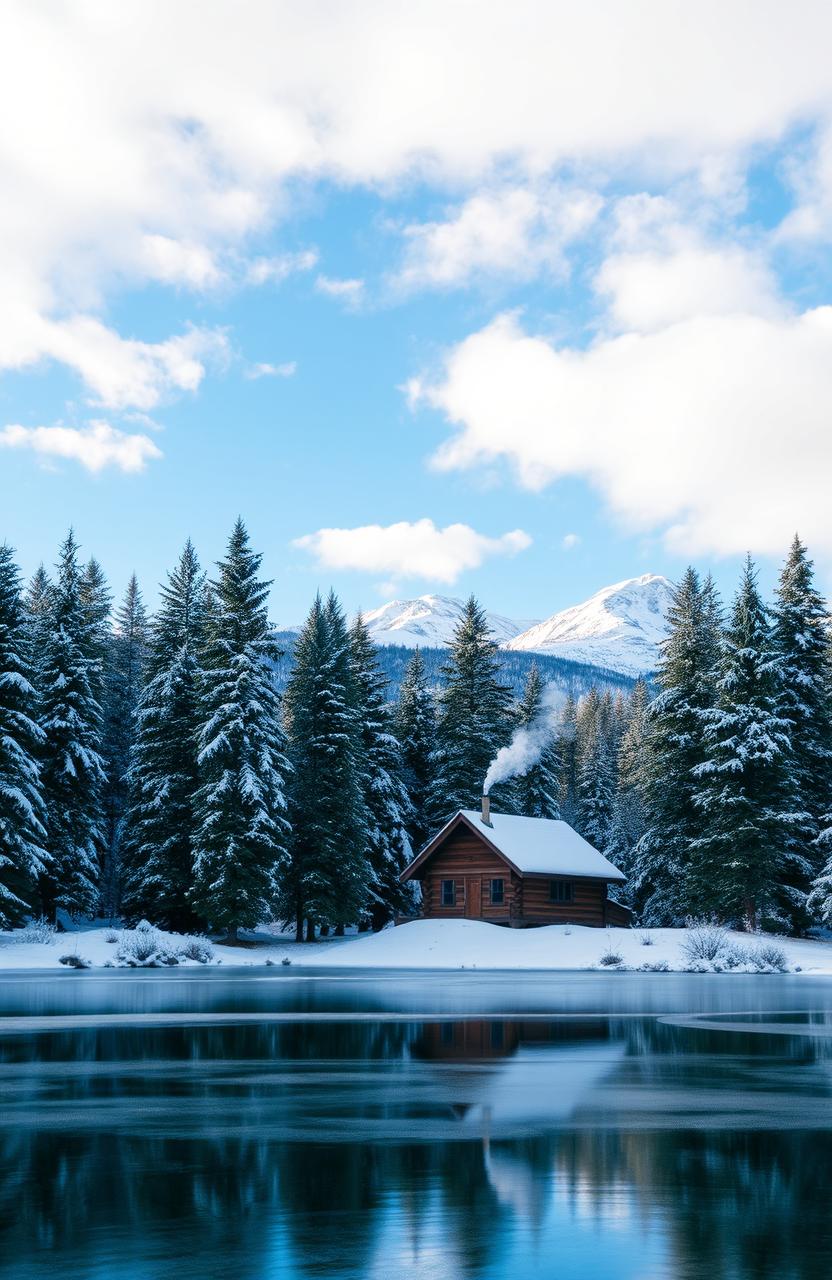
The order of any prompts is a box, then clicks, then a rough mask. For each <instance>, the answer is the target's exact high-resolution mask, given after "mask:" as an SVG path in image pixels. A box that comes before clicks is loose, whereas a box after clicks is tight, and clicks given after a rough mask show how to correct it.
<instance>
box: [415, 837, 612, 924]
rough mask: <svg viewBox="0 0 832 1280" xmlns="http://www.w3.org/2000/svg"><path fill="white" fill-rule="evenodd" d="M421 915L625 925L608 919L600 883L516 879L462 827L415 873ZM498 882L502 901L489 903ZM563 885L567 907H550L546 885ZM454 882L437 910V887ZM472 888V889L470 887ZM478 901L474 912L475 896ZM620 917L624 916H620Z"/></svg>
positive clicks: (604, 889)
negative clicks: (447, 902)
mask: <svg viewBox="0 0 832 1280" xmlns="http://www.w3.org/2000/svg"><path fill="white" fill-rule="evenodd" d="M420 871H421V873H422V913H423V915H425V916H429V917H433V918H436V919H445V920H453V919H463V918H466V917H467V918H469V919H474V920H487V921H489V922H490V923H492V924H513V925H525V924H586V925H594V926H596V927H601V926H603V925H605V924H624V923H628V921H627V920H625V919H623V918H622V919H618V918H616V919H613V918H611V915H610V914H608V913H610V911H611V909H612V908H614V904H611V903H608V902H607V886H606V883H605V882H604V881H603V880H586V879H583V880H582V879H573V878H571V877H568V876H562V877H556V876H530V875H527V876H522V877H520V876H518V875H516V874H515V873H514V872H512V871H511V868H510V867H508V866H507V865H506V863H505V862H503V860H502V858H499V857H498V856H497V855H496V854H495V853H492V851H491V850H490V849H489V848H488V846H487V845H486V844H484V843H483V841H482V840H480V838H479V836H478V835H476V833H475V832H473V831H470V830H469V829H468V828H467V827H464V826H460V827H457V828H456V830H455V831H453V832H452V833H451V834H450V835H449V836H448V838H447V840H445V841H444V843H443V844H442V845H441V846H440V847H439V848H438V849H437V850H436V852H435V853H434V854H432V855H431V857H430V858H428V860H427V861H426V862H425V863H424V864H423V866H422V868H420ZM497 878H500V879H502V881H503V887H504V897H505V901H504V902H502V903H496V904H495V903H492V901H491V881H492V879H497ZM553 879H563V880H568V881H569V883H571V884H572V885H573V886H574V888H573V901H572V902H550V901H549V881H550V880H553ZM443 880H453V882H454V896H455V902H454V905H453V906H452V907H445V906H443V905H442V881H443ZM474 882H476V883H474ZM478 895H479V906H477V902H476V899H477V896H478ZM618 914H619V915H623V912H621V911H619V912H618Z"/></svg>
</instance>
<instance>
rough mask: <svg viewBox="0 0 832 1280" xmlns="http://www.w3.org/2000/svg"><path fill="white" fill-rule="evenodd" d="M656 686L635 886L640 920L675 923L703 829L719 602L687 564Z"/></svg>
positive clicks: (680, 918) (685, 907) (681, 915)
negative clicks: (703, 775)
mask: <svg viewBox="0 0 832 1280" xmlns="http://www.w3.org/2000/svg"><path fill="white" fill-rule="evenodd" d="M667 623H668V628H669V635H668V637H667V639H666V640H665V641H664V643H663V645H662V655H661V661H660V663H659V670H658V672H657V676H656V680H657V684H658V686H659V692H658V695H657V696H656V698H655V699H654V700H653V702H652V703H651V704H650V708H649V712H648V717H649V719H648V741H647V748H648V750H647V759H646V765H645V787H644V799H645V820H646V823H647V828H646V830H645V832H644V835H643V836H642V838H641V839H640V840H639V842H638V845H637V847H636V851H635V857H634V867H633V877H632V893H633V901H634V904H635V906H636V909H637V910H638V911H639V912H640V914H641V918H642V920H643V922H644V923H645V924H651V925H660V926H661V925H679V924H682V923H683V922H684V920H685V917H686V916H687V915H688V914H689V912H690V909H691V907H690V904H689V901H688V887H687V881H688V876H689V874H690V862H691V850H692V844H693V842H694V841H695V840H696V839H697V837H698V836H699V834H700V830H701V826H702V814H701V810H700V809H699V807H698V806H697V803H696V797H697V795H698V792H699V790H700V782H699V779H698V777H697V774H696V769H697V768H698V766H700V765H701V764H702V763H703V762H704V760H705V758H706V746H705V729H706V725H707V716H708V714H709V712H710V710H711V708H712V707H713V704H714V701H715V699H716V682H717V678H718V674H719V654H720V643H721V639H720V608H719V602H718V599H717V596H716V592H715V590H714V587H713V583H712V582H711V581H710V579H709V580H707V581H706V582H705V583H704V584H702V583H701V582H700V580H699V575H698V574H697V573H696V570H695V569H692V568H691V569H688V570H687V571H686V573H685V574H684V576H683V578H682V580H681V582H680V583H679V585H678V586H677V587H676V588H675V590H674V593H673V600H672V603H671V606H670V609H669V611H668V616H667Z"/></svg>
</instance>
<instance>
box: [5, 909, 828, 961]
mask: <svg viewBox="0 0 832 1280" xmlns="http://www.w3.org/2000/svg"><path fill="white" fill-rule="evenodd" d="M112 936H113V931H112V930H109V929H87V930H79V931H77V932H73V933H68V934H59V935H57V937H56V938H54V939H53V940H52V941H49V942H25V941H22V940H21V934H20V931H18V932H16V933H5V934H0V969H50V968H55V969H60V968H61V966H60V964H59V959H60V957H61V956H63V955H66V954H67V953H70V952H73V951H74V952H77V954H78V955H80V956H82V957H83V958H84V959H85V960H87V961H89V962H90V964H91V965H92V966H93V967H96V968H97V967H99V966H103V965H105V964H106V963H107V962H108V961H109V962H110V963H111V964H112V963H114V961H115V957H116V952H117V949H118V943H117V942H111V941H108V940H107V939H108V937H112ZM647 938H649V940H650V941H649V944H648V943H646V942H645V939H647ZM687 938H688V931H687V930H685V929H650V930H641V929H589V928H586V927H583V926H580V925H549V926H546V927H544V928H540V929H504V928H500V927H498V926H496V925H490V924H484V923H482V922H481V921H478V920H416V921H413V922H412V923H411V924H406V925H401V926H399V927H398V928H390V929H385V930H384V931H383V932H382V933H378V934H365V935H361V936H360V937H356V936H353V937H347V938H330V939H326V940H323V941H321V942H316V943H314V944H307V943H300V944H299V943H296V942H294V941H293V940H292V939H291V938H290V937H289V936H286V935H276V934H269V933H267V932H261V933H258V934H256V935H251V938H250V942H249V943H248V944H247V945H245V946H242V947H229V946H225V945H223V944H220V943H214V947H213V952H214V955H213V959H212V961H211V963H212V964H214V965H216V964H217V963H218V962H221V963H222V964H223V965H262V964H266V963H268V962H271V963H272V964H280V963H281V962H282V961H283V960H284V959H288V960H289V961H290V962H291V963H292V964H293V965H303V966H304V967H307V966H308V967H315V968H338V969H342V968H356V969H364V968H366V969H396V968H399V969H462V968H465V969H595V968H599V969H604V968H606V969H608V970H609V971H610V972H615V971H616V969H622V968H623V969H629V970H638V969H642V968H646V967H648V966H649V967H650V968H651V969H655V968H663V967H664V966H665V965H666V966H667V968H668V969H669V970H672V971H675V972H678V971H684V970H688V969H690V968H691V967H692V964H691V961H690V959H689V958H688V956H687V955H686V954H685V951H684V949H683V947H684V944H685V942H686V940H687ZM726 944H727V946H728V947H729V948H730V947H733V948H737V949H741V950H742V951H743V952H745V953H747V954H748V956H749V959H750V961H751V962H750V963H748V964H742V963H741V964H740V965H739V966H737V967H735V971H737V969H738V971H740V972H742V971H743V970H746V969H751V970H752V971H753V970H754V964H753V957H754V956H755V955H756V954H757V953H758V952H759V950H760V948H763V947H765V946H767V945H773V946H775V947H777V948H778V949H779V950H780V951H782V952H783V953H784V956H785V959H786V963H787V966H788V969H789V970H790V971H792V972H796V971H800V972H802V973H808V974H832V941H820V940H817V941H815V940H805V939H797V938H769V937H764V936H762V935H759V936H758V935H751V936H749V935H748V934H742V933H730V934H728V935H727V936H726ZM609 953H612V954H613V955H618V956H620V957H621V963H620V964H619V965H609V964H608V965H602V963H601V960H602V957H603V956H605V955H607V956H609ZM735 960H736V957H735ZM183 963H185V964H188V965H194V964H196V962H195V961H190V960H186V961H184V962H183ZM693 967H695V966H693ZM702 967H705V968H707V967H708V966H702Z"/></svg>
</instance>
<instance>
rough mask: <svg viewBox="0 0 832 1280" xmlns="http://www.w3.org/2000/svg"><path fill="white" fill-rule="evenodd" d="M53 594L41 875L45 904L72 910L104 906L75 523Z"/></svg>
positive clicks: (45, 682) (97, 777) (46, 667)
mask: <svg viewBox="0 0 832 1280" xmlns="http://www.w3.org/2000/svg"><path fill="white" fill-rule="evenodd" d="M57 570H58V573H57V578H56V581H55V586H54V589H53V591H52V593H51V601H52V617H51V620H50V632H49V636H48V638H47V642H46V651H45V653H44V656H43V662H42V666H41V672H40V679H41V691H40V693H41V696H40V716H39V722H40V728H41V730H42V731H43V734H44V746H43V751H42V757H41V758H42V774H41V778H42V787H43V797H44V801H45V804H46V814H47V832H48V841H47V850H48V852H49V854H50V855H51V860H50V863H49V865H48V868H47V872H46V874H45V875H44V876H43V877H42V881H41V885H42V899H43V907H44V910H46V911H47V912H48V913H50V914H51V913H53V912H54V911H55V909H56V908H58V907H63V908H65V909H66V910H67V911H69V912H70V913H71V914H73V915H83V914H87V913H92V912H94V911H95V909H96V907H97V906H98V882H99V875H100V858H101V851H102V827H101V796H102V788H103V786H104V768H103V765H102V762H101V754H100V752H101V707H100V705H99V703H98V700H97V699H96V697H95V694H94V689H93V686H94V684H95V681H96V673H97V665H96V659H95V658H94V657H93V656H92V654H93V647H94V643H95V640H94V637H93V636H92V635H91V633H90V614H89V612H88V610H87V609H86V608H85V606H84V602H83V600H82V597H81V572H80V570H79V566H78V544H77V542H76V541H75V535H74V534H73V532H72V530H70V532H69V534H68V535H67V537H66V539H65V540H64V542H63V545H62V546H61V550H60V558H59V561H58V564H57Z"/></svg>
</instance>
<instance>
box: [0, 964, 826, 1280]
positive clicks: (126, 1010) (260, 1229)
mask: <svg viewBox="0 0 832 1280" xmlns="http://www.w3.org/2000/svg"><path fill="white" fill-rule="evenodd" d="M830 1259H832V981H830V980H829V979H814V978H811V977H806V976H791V977H790V976H739V975H738V976H735V977H731V976H728V975H675V974H652V975H642V974H600V973H598V974H595V973H574V974H569V973H559V974H551V973H547V974H535V973H519V974H485V973H476V974H473V973H453V974H441V973H435V972H433V973H407V974H404V973H382V974H374V975H372V976H369V975H367V974H366V973H362V974H360V975H359V974H349V973H345V972H343V971H339V973H338V974H337V975H336V974H330V975H327V974H326V973H324V972H323V971H321V970H315V971H314V973H313V972H312V971H308V972H307V973H306V974H304V973H303V971H302V970H298V969H291V970H283V969H279V970H273V969H247V970H233V969H226V970H220V969H211V970H206V971H197V970H188V971H186V972H177V971H168V972H165V971H163V972H159V971H146V972H141V973H136V972H133V971H126V972H125V971H118V972H115V973H107V974H102V973H80V974H76V973H66V974H63V973H61V974H59V975H44V974H35V973H32V974H14V975H8V976H3V977H2V978H0V1275H2V1276H3V1277H4V1278H5V1277H7V1276H8V1277H14V1278H15V1280H35V1278H37V1280H42V1278H44V1277H49V1278H50V1280H63V1278H64V1277H72V1280H88V1278H89V1280H92V1278H93V1277H94V1278H95V1280H113V1278H114V1277H119V1280H163V1278H164V1280H192V1278H195V1277H199V1278H200V1280H213V1278H214V1277H217V1278H219V1277H222V1278H226V1277H227V1278H228V1280H237V1278H238V1277H239V1278H240V1280H243V1278H245V1280H249V1278H250V1280H273V1278H276V1277H280V1278H281V1280H283V1278H287V1280H288V1278H289V1277H326V1278H329V1280H341V1278H342V1277H350V1278H352V1277H356V1278H357V1277H362V1280H363V1278H372V1280H386V1278H387V1277H391V1276H392V1277H402V1278H404V1277H417V1278H419V1280H421V1278H422V1277H425V1278H428V1277H429V1278H430V1280H456V1278H457V1277H466V1278H470V1280H479V1278H480V1277H482V1278H483V1280H485V1278H487V1280H524V1278H525V1277H532V1276H534V1277H538V1276H543V1277H549V1276H551V1277H558V1278H559V1280H564V1278H569V1277H584V1278H587V1277H590V1278H591V1277H599V1278H601V1277H603V1280H660V1278H662V1280H663V1278H665V1277H667V1278H668V1280H670V1278H672V1280H700V1278H701V1280H705V1278H706V1277H707V1280H745V1278H746V1277H749V1278H750V1277H753V1278H754V1280H761V1278H764V1277H771V1278H772V1280H775V1278H776V1280H791V1278H792V1277H818V1280H821V1277H822V1278H823V1280H828V1277H829V1275H830V1268H831V1267H832V1262H830Z"/></svg>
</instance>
